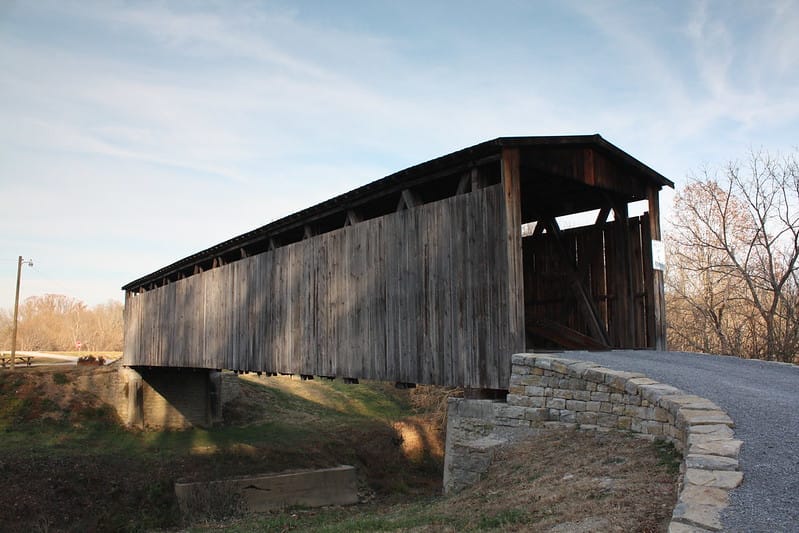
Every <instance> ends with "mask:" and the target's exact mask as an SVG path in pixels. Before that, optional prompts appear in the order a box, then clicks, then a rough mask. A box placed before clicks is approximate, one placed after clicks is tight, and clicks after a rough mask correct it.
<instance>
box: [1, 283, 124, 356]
mask: <svg viewBox="0 0 799 533" xmlns="http://www.w3.org/2000/svg"><path fill="white" fill-rule="evenodd" d="M122 310H123V305H122V304H121V303H120V302H116V301H108V302H107V303H105V304H100V305H97V306H95V307H93V308H91V309H90V308H88V307H87V306H86V304H85V303H83V302H82V301H80V300H78V299H75V298H70V297H68V296H64V295H61V294H45V295H43V296H32V297H30V298H27V299H26V300H25V301H24V302H23V303H22V304H21V305H20V312H19V328H18V333H17V341H18V345H19V346H20V349H22V350H45V351H54V350H73V349H74V348H75V345H76V343H77V342H78V341H80V342H81V343H82V344H83V345H85V346H86V347H87V348H89V349H91V350H108V351H119V350H121V349H122V330H123V324H122ZM7 315H8V316H7ZM10 316H11V315H10V313H6V312H5V311H3V312H0V343H2V344H3V346H10V342H11V341H10V338H11V333H10V330H11V318H10ZM6 330H7V331H6Z"/></svg>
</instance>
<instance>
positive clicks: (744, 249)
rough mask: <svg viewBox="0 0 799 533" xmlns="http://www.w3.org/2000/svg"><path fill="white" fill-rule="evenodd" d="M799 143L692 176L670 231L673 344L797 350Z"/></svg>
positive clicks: (772, 353)
mask: <svg viewBox="0 0 799 533" xmlns="http://www.w3.org/2000/svg"><path fill="white" fill-rule="evenodd" d="M798 155H799V153H793V154H790V155H788V156H786V157H780V156H773V155H771V154H769V153H768V152H766V151H750V153H749V154H748V157H747V159H746V160H745V161H743V162H730V163H728V164H727V165H726V166H725V167H723V168H722V169H719V170H716V171H711V170H706V171H703V172H702V173H700V174H699V175H698V176H694V177H692V178H691V179H690V180H689V183H688V184H687V185H686V186H685V187H684V188H683V189H682V191H680V192H679V193H678V194H677V196H676V199H675V204H674V208H675V216H674V218H673V221H672V227H671V230H670V231H669V233H668V245H667V247H668V255H669V259H668V264H667V273H666V306H667V309H666V318H667V322H668V342H669V348H670V349H672V350H690V351H700V352H706V353H719V354H728V355H736V356H739V357H747V358H757V359H766V360H771V361H783V362H793V361H797V360H798V359H799V358H798V357H797V356H799V264H797V263H799V157H798Z"/></svg>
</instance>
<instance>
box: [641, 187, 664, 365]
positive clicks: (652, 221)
mask: <svg viewBox="0 0 799 533" xmlns="http://www.w3.org/2000/svg"><path fill="white" fill-rule="evenodd" d="M647 196H648V197H649V235H650V236H651V237H652V240H655V241H659V240H661V234H660V198H659V190H658V189H656V188H655V187H650V188H649V190H648V191H647ZM645 268H651V265H646V266H645ZM647 290H651V291H652V308H653V311H654V313H653V315H654V316H652V317H651V318H650V320H651V321H653V322H654V333H655V335H654V339H650V340H649V344H650V347H651V348H654V349H655V350H666V297H665V294H664V289H663V272H662V271H660V270H655V271H654V272H653V275H652V287H647Z"/></svg>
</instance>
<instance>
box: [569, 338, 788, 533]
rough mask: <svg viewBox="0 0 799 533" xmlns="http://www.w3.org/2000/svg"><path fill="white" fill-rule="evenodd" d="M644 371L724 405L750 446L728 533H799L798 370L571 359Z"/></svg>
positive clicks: (625, 354)
mask: <svg viewBox="0 0 799 533" xmlns="http://www.w3.org/2000/svg"><path fill="white" fill-rule="evenodd" d="M563 357H566V358H568V359H579V360H584V361H593V362H596V363H599V364H601V365H603V366H606V367H608V368H613V369H616V370H627V371H631V372H640V373H642V374H645V375H646V376H647V377H650V378H652V379H654V380H657V381H660V382H663V383H668V384H670V385H674V386H675V387H678V388H680V389H682V390H684V391H686V392H690V393H692V394H696V395H698V396H702V397H705V398H707V399H709V400H712V401H713V402H715V403H716V404H718V405H719V406H720V407H721V408H722V409H724V410H725V411H726V412H727V414H729V415H730V416H731V417H732V419H733V421H735V435H736V437H737V438H738V439H741V440H743V441H744V445H743V448H742V450H741V455H740V458H739V460H740V464H741V470H743V472H744V482H743V484H742V485H741V486H740V487H739V488H737V489H735V490H734V491H732V493H731V495H730V496H731V497H730V506H729V507H728V508H727V509H726V510H725V512H724V515H723V516H722V523H723V524H724V528H725V531H735V532H738V531H740V532H744V531H746V532H749V531H755V532H764V533H765V532H768V533H772V532H799V366H795V365H786V364H779V363H769V362H765V361H755V360H748V359H738V358H735V357H723V356H718V355H698V354H693V353H685V352H654V351H648V350H640V351H639V350H618V351H612V352H565V353H564V354H563Z"/></svg>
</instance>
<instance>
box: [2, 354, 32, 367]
mask: <svg viewBox="0 0 799 533" xmlns="http://www.w3.org/2000/svg"><path fill="white" fill-rule="evenodd" d="M32 360H33V356H32V355H16V356H14V364H15V365H20V366H21V365H22V364H24V365H25V366H31V361H32ZM0 366H2V368H5V367H7V366H11V354H10V353H4V354H2V355H0Z"/></svg>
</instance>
